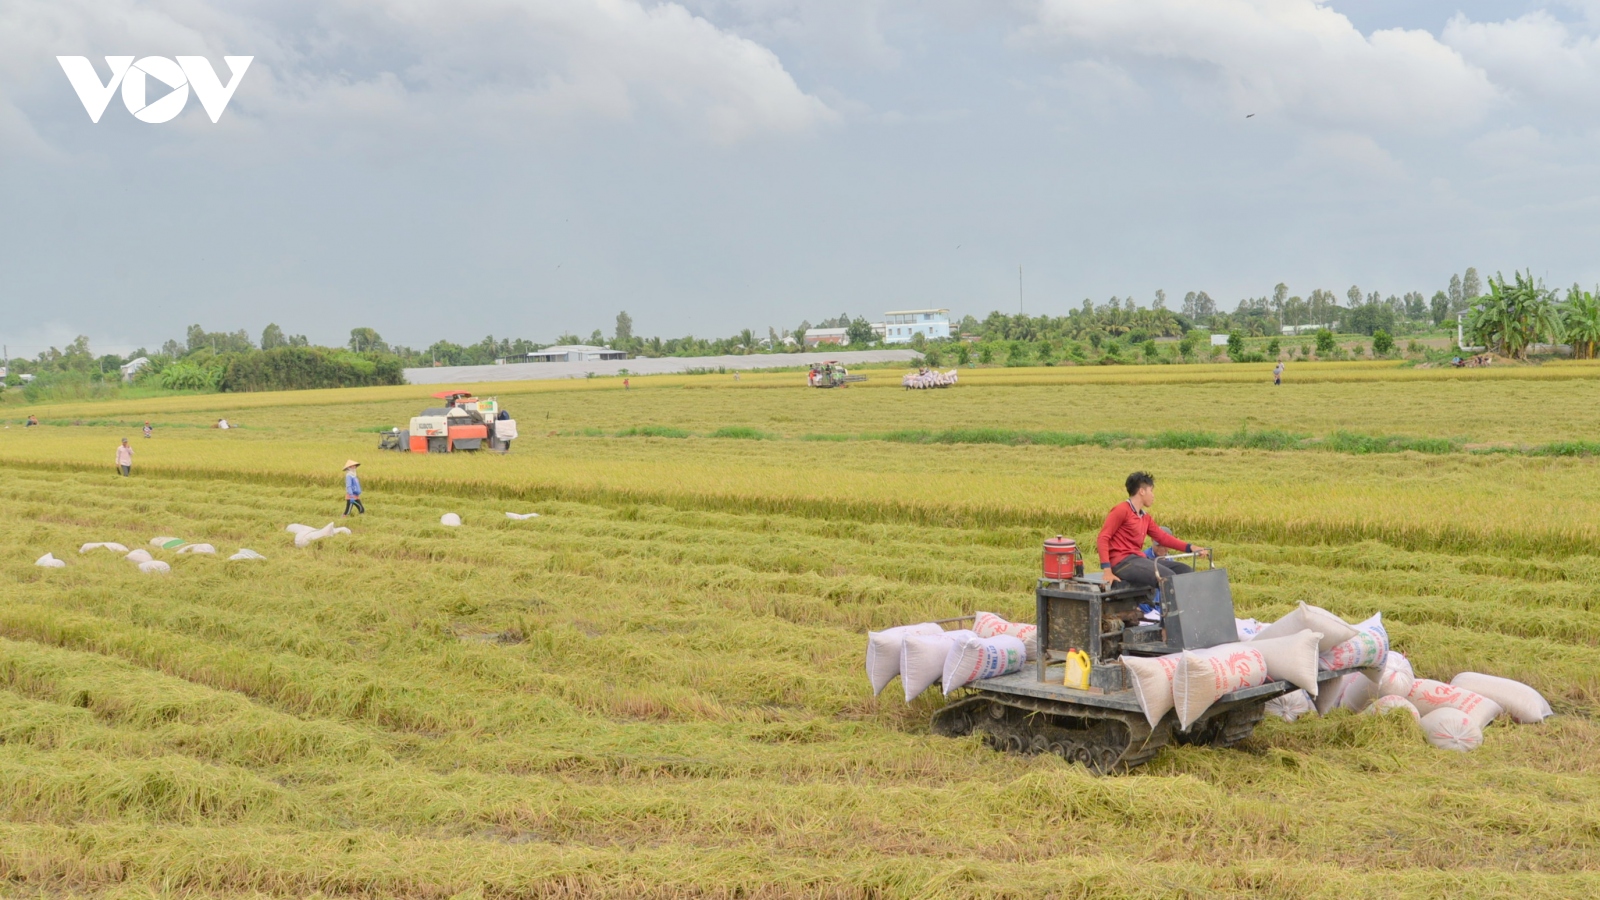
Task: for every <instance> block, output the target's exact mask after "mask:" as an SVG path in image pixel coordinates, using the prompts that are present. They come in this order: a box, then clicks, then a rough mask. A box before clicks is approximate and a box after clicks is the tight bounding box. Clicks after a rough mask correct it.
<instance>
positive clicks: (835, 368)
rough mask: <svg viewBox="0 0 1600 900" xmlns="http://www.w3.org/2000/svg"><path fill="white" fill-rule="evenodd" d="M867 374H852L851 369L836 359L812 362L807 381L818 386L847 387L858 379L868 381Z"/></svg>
mask: <svg viewBox="0 0 1600 900" xmlns="http://www.w3.org/2000/svg"><path fill="white" fill-rule="evenodd" d="M866 380H867V376H865V375H851V374H850V371H849V370H848V369H846V368H845V367H844V366H843V365H842V364H840V363H839V362H837V361H836V360H831V359H830V360H828V361H827V362H822V363H812V364H811V371H810V373H808V374H807V375H806V383H807V384H809V385H811V386H812V387H817V388H835V387H845V386H847V385H851V384H854V383H856V382H858V381H866Z"/></svg>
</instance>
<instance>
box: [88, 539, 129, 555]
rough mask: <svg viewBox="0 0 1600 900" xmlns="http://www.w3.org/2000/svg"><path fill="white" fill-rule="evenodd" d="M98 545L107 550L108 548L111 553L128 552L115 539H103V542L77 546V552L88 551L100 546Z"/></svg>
mask: <svg viewBox="0 0 1600 900" xmlns="http://www.w3.org/2000/svg"><path fill="white" fill-rule="evenodd" d="M100 547H103V548H105V549H107V550H110V551H112V552H113V553H127V552H128V548H127V547H124V546H122V545H121V544H119V543H117V542H116V541H103V542H100V543H96V544H84V545H83V546H82V547H79V548H78V552H79V553H88V552H89V551H90V550H94V549H96V548H100Z"/></svg>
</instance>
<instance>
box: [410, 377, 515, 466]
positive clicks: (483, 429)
mask: <svg viewBox="0 0 1600 900" xmlns="http://www.w3.org/2000/svg"><path fill="white" fill-rule="evenodd" d="M433 396H434V397H435V398H436V399H439V400H443V401H444V402H445V405H444V406H440V407H433V408H431V409H425V410H423V411H422V414H421V415H418V416H413V417H412V418H411V424H410V426H409V427H408V428H407V429H406V430H405V431H401V430H400V429H399V428H396V429H394V430H393V431H390V432H388V433H386V434H384V436H383V440H382V441H380V442H379V444H378V449H380V450H399V451H402V452H404V451H410V452H412V453H452V452H454V451H457V450H493V451H495V452H496V453H505V452H507V451H509V450H510V449H511V442H512V441H514V440H516V437H517V423H516V420H515V419H512V418H511V416H510V414H509V413H507V412H506V411H505V409H504V408H502V407H501V406H500V402H499V401H498V400H496V399H495V398H493V397H487V398H482V399H480V398H478V397H474V396H473V395H472V392H471V391H440V392H439V393H437V394H434V395H433Z"/></svg>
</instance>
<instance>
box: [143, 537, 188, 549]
mask: <svg viewBox="0 0 1600 900" xmlns="http://www.w3.org/2000/svg"><path fill="white" fill-rule="evenodd" d="M150 546H152V547H155V548H157V549H162V550H170V549H171V548H173V547H181V546H183V538H175V537H153V538H151V539H150Z"/></svg>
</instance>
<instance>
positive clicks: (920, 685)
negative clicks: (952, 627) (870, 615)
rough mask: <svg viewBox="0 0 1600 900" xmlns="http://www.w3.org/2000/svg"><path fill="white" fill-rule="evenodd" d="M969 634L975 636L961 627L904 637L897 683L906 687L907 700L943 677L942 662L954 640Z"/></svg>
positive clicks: (963, 638) (961, 639)
mask: <svg viewBox="0 0 1600 900" xmlns="http://www.w3.org/2000/svg"><path fill="white" fill-rule="evenodd" d="M969 637H977V634H975V633H973V632H972V631H970V630H967V629H961V630H959V631H946V632H943V633H942V634H914V635H911V636H909V637H907V638H906V639H905V642H904V643H903V644H902V645H901V648H900V686H901V687H903V688H905V691H906V702H907V703H910V702H911V701H913V700H915V699H917V695H918V694H921V693H922V692H923V691H925V690H927V689H928V686H929V685H931V684H933V683H934V682H935V681H938V680H939V679H941V678H943V677H944V661H945V660H946V659H947V658H948V657H949V656H950V648H952V647H954V646H955V643H956V641H958V640H959V641H964V640H966V639H967V638H969Z"/></svg>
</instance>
